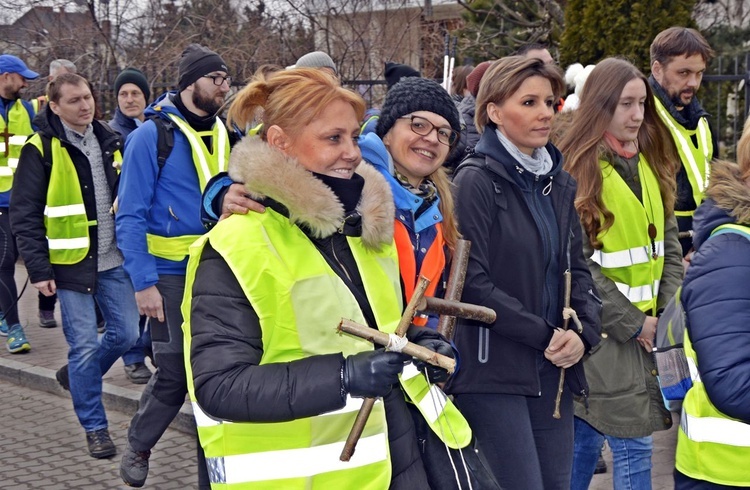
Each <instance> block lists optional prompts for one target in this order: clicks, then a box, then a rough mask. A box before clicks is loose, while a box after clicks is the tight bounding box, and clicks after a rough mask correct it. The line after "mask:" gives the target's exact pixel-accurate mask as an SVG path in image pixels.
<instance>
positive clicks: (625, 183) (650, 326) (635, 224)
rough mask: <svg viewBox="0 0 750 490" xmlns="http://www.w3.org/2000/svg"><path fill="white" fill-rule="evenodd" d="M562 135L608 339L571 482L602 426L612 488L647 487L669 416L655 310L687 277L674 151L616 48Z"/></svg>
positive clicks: (598, 360) (587, 462)
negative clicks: (657, 359)
mask: <svg viewBox="0 0 750 490" xmlns="http://www.w3.org/2000/svg"><path fill="white" fill-rule="evenodd" d="M559 146H560V150H561V151H562V152H563V155H564V156H565V169H566V170H567V171H568V172H570V174H571V175H572V176H573V177H574V178H575V179H576V181H577V183H578V191H577V194H576V200H575V206H576V210H577V211H578V214H579V215H580V219H581V227H582V228H583V235H584V236H585V237H586V240H584V242H583V251H584V254H585V257H586V261H587V264H588V266H589V269H590V270H591V275H592V276H593V278H594V281H595V283H596V287H597V290H598V291H599V294H600V296H601V298H602V302H603V310H602V341H601V343H600V345H599V346H598V347H597V348H596V349H595V350H594V351H593V352H592V354H591V356H590V357H589V358H588V359H587V360H586V361H585V362H584V366H585V369H586V378H587V380H588V382H589V387H590V394H589V398H588V403H587V405H584V403H583V401H582V400H580V403H577V404H576V416H577V418H576V421H575V458H574V464H573V481H572V485H571V488H573V489H584V488H588V485H589V482H590V480H591V477H592V476H593V473H594V467H595V465H596V460H597V458H598V455H599V451H600V449H601V446H602V443H603V441H604V439H605V438H606V439H607V441H608V442H609V445H610V448H611V449H612V451H613V459H614V465H613V466H614V481H615V488H650V485H651V451H652V446H653V441H652V437H651V434H652V433H653V432H654V431H655V430H663V429H667V428H669V427H670V426H671V424H672V419H671V416H670V413H669V411H668V410H667V409H666V408H665V406H664V402H663V400H662V396H661V391H660V389H659V384H658V380H657V376H656V375H657V371H656V367H655V365H654V362H653V358H652V355H651V352H652V348H653V340H654V336H655V333H656V322H657V315H658V313H659V310H660V309H662V308H663V307H664V306H665V305H666V303H667V301H668V300H669V299H670V298H671V297H672V296H673V295H674V293H675V291H676V290H677V288H678V287H679V285H680V282H681V280H682V272H683V269H682V264H681V258H682V254H681V252H680V245H679V242H678V239H677V222H676V220H675V217H674V212H673V208H674V200H675V178H674V175H675V163H676V162H677V154H676V151H675V149H674V146H673V144H672V139H671V138H670V136H669V133H668V131H667V129H666V127H665V126H664V125H663V123H662V122H661V120H660V119H659V117H658V115H657V113H656V110H655V107H654V98H653V94H652V93H651V89H650V87H649V84H648V82H647V79H646V77H645V76H644V75H643V74H642V73H641V72H640V71H638V69H637V68H635V67H634V66H633V65H632V64H631V63H629V62H627V61H625V60H622V59H617V58H609V59H606V60H604V61H602V62H601V63H599V64H598V65H597V66H596V68H595V69H594V70H593V71H592V72H591V75H590V76H589V77H588V79H587V81H586V84H585V85H584V87H583V91H582V93H581V105H580V107H579V108H578V110H577V111H576V113H575V116H574V118H573V121H572V122H571V124H570V127H569V128H568V129H567V132H566V134H565V135H564V136H563V137H562V139H561V141H560V145H559ZM627 485H630V486H627Z"/></svg>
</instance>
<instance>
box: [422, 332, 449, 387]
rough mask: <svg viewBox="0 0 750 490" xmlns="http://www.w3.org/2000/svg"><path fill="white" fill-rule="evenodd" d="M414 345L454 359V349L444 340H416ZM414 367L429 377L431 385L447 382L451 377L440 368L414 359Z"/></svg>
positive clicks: (424, 338)
mask: <svg viewBox="0 0 750 490" xmlns="http://www.w3.org/2000/svg"><path fill="white" fill-rule="evenodd" d="M414 343H415V344H417V345H421V346H422V347H425V348H427V349H430V350H431V351H432V352H437V353H438V354H442V355H444V356H446V357H450V358H451V359H453V358H454V353H453V347H451V345H450V344H449V343H448V342H447V341H445V340H443V339H440V338H426V337H422V338H417V339H414ZM414 365H415V366H416V367H417V369H419V370H420V371H422V372H424V373H425V374H426V375H427V379H428V380H429V381H430V383H442V382H443V381H447V380H448V378H449V377H450V374H449V373H448V371H446V370H445V369H443V368H441V367H439V366H433V365H432V364H429V363H426V362H423V361H420V360H419V359H414Z"/></svg>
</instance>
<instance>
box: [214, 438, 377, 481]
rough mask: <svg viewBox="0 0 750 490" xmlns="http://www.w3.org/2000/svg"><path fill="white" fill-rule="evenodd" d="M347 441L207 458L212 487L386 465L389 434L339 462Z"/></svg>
mask: <svg viewBox="0 0 750 490" xmlns="http://www.w3.org/2000/svg"><path fill="white" fill-rule="evenodd" d="M343 448H344V441H341V442H336V443H333V444H325V445H322V446H315V447H304V448H299V449H283V450H280V451H265V452H261V453H251V454H238V455H233V456H223V457H217V458H206V465H207V466H208V473H209V478H210V480H211V483H224V484H228V485H232V484H237V483H248V482H261V481H272V480H280V479H284V478H304V477H310V476H313V475H318V474H321V473H327V472H329V471H342V470H350V469H353V468H358V467H360V466H367V465H370V464H374V463H377V462H379V461H384V460H385V459H386V458H387V457H388V440H387V438H386V434H376V435H373V436H370V437H363V438H361V439H360V440H359V442H358V443H357V450H356V451H355V453H354V455H353V456H352V459H351V460H350V461H348V462H344V461H341V460H339V455H340V454H341V450H342V449H343Z"/></svg>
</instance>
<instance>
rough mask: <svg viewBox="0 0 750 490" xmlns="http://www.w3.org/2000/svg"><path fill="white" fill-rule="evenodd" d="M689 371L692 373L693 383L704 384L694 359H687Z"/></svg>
mask: <svg viewBox="0 0 750 490" xmlns="http://www.w3.org/2000/svg"><path fill="white" fill-rule="evenodd" d="M687 364H688V370H689V371H690V379H692V380H693V383H702V381H701V374H700V373H699V372H698V366H696V365H695V361H694V360H693V358H692V357H688V358H687Z"/></svg>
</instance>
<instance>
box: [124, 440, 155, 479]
mask: <svg viewBox="0 0 750 490" xmlns="http://www.w3.org/2000/svg"><path fill="white" fill-rule="evenodd" d="M150 456H151V451H136V450H135V449H133V448H132V447H130V444H128V447H127V449H125V454H123V455H122V461H120V478H122V481H123V482H125V484H126V485H127V486H129V487H138V488H140V487H142V486H143V484H144V483H146V477H148V458H149V457H150Z"/></svg>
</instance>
